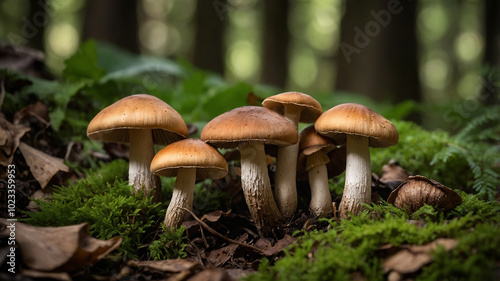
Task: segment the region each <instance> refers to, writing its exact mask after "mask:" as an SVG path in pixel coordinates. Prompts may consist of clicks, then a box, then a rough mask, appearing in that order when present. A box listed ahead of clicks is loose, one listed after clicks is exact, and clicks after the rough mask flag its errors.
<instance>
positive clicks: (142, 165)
mask: <svg viewBox="0 0 500 281" xmlns="http://www.w3.org/2000/svg"><path fill="white" fill-rule="evenodd" d="M129 143H130V145H129V159H130V161H129V162H130V163H129V169H128V181H129V184H130V185H133V186H134V192H135V193H137V192H138V191H140V190H142V192H143V193H144V195H148V194H149V192H150V191H152V195H153V196H155V197H157V195H158V194H157V193H158V188H156V187H157V179H156V176H155V175H154V174H153V173H152V172H151V170H150V165H151V160H153V157H154V156H155V150H154V144H153V135H152V132H151V129H136V130H130V133H129Z"/></svg>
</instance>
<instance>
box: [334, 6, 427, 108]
mask: <svg viewBox="0 0 500 281" xmlns="http://www.w3.org/2000/svg"><path fill="white" fill-rule="evenodd" d="M415 4H416V3H415V1H413V2H409V1H404V2H399V1H390V0H389V1H387V0H385V1H382V0H377V1H373V0H349V1H345V14H344V16H343V18H342V22H341V40H340V42H341V43H340V48H339V55H338V56H339V65H338V71H337V79H336V81H337V82H336V85H335V88H336V89H338V90H344V91H349V92H355V93H360V94H364V95H367V96H370V97H372V98H373V99H375V100H376V101H387V100H390V101H393V102H401V101H404V100H407V99H411V100H415V101H420V99H421V96H420V82H419V76H418V57H417V39H416V5H415Z"/></svg>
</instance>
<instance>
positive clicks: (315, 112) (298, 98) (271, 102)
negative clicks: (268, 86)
mask: <svg viewBox="0 0 500 281" xmlns="http://www.w3.org/2000/svg"><path fill="white" fill-rule="evenodd" d="M262 106H263V107H265V108H269V109H271V110H273V111H276V112H278V113H279V114H281V115H284V113H285V106H292V107H296V108H300V109H302V113H301V115H300V119H299V122H302V123H313V122H314V121H315V120H316V119H318V117H319V116H320V115H321V113H322V112H323V109H322V108H321V104H320V103H319V102H318V101H317V100H315V99H314V98H313V97H311V96H310V95H306V94H303V93H299V92H285V93H281V94H277V95H274V96H271V97H268V98H267V99H265V100H264V101H263V102H262Z"/></svg>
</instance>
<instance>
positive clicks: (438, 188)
mask: <svg viewBox="0 0 500 281" xmlns="http://www.w3.org/2000/svg"><path fill="white" fill-rule="evenodd" d="M387 202H388V203H390V204H393V205H394V206H396V207H397V208H399V209H403V210H405V211H406V212H407V213H413V212H415V211H416V210H418V209H420V208H421V207H422V206H424V205H425V204H427V205H431V206H433V207H434V208H436V209H443V210H444V211H450V210H453V209H454V208H455V207H456V206H458V205H460V204H462V197H460V195H458V193H456V192H455V191H454V190H453V189H451V188H448V187H446V186H444V185H442V184H440V183H439V182H437V181H435V180H432V179H428V178H426V177H424V176H418V175H417V176H410V177H408V179H407V180H406V181H404V182H403V183H402V184H400V185H399V186H398V188H396V189H395V190H394V191H393V192H391V194H390V195H389V198H388V199H387Z"/></svg>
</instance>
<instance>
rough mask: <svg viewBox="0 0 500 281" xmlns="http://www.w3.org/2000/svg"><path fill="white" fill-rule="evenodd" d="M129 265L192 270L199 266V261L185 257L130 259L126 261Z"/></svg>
mask: <svg viewBox="0 0 500 281" xmlns="http://www.w3.org/2000/svg"><path fill="white" fill-rule="evenodd" d="M127 265H128V266H131V267H146V268H149V269H154V270H159V271H163V272H172V273H179V272H185V271H188V272H194V270H196V269H198V268H200V267H201V265H200V263H199V262H198V261H197V260H195V259H191V258H187V259H172V260H159V261H136V260H130V261H129V262H128V263H127Z"/></svg>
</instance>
